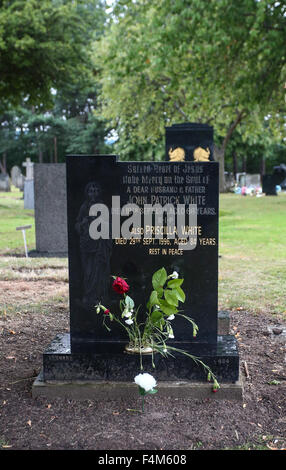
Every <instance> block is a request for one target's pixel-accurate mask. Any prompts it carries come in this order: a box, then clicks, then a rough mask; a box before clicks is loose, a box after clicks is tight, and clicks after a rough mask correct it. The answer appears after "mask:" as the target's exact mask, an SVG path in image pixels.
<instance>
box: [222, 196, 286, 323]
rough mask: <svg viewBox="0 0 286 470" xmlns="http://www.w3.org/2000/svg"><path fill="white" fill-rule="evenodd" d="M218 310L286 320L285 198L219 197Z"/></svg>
mask: <svg viewBox="0 0 286 470" xmlns="http://www.w3.org/2000/svg"><path fill="white" fill-rule="evenodd" d="M219 246H220V255H221V258H220V259H219V304H220V307H221V308H239V307H242V308H245V309H251V310H252V311H254V312H257V313H258V312H260V311H268V312H270V313H273V314H275V313H284V314H286V287H285V286H286V194H279V195H278V196H264V197H260V198H257V197H250V196H246V197H245V196H240V195H234V194H223V195H221V197H220V241H219Z"/></svg>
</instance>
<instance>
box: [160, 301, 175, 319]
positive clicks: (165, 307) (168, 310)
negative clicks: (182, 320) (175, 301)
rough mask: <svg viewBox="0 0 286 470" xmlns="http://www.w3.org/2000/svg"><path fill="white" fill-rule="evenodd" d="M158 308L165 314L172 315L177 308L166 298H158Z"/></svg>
mask: <svg viewBox="0 0 286 470" xmlns="http://www.w3.org/2000/svg"><path fill="white" fill-rule="evenodd" d="M159 305H160V308H161V310H162V312H164V313H165V314H166V315H168V316H169V315H172V314H173V313H177V311H178V310H177V309H176V307H175V306H174V305H170V304H169V303H168V302H166V300H160V304H159Z"/></svg>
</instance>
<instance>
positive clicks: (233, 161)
mask: <svg viewBox="0 0 286 470" xmlns="http://www.w3.org/2000/svg"><path fill="white" fill-rule="evenodd" d="M232 169H233V177H234V179H235V181H236V173H237V153H236V152H235V151H234V152H233V153H232Z"/></svg>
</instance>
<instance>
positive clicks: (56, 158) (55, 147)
mask: <svg viewBox="0 0 286 470" xmlns="http://www.w3.org/2000/svg"><path fill="white" fill-rule="evenodd" d="M54 154H55V163H58V142H57V137H56V136H55V137H54Z"/></svg>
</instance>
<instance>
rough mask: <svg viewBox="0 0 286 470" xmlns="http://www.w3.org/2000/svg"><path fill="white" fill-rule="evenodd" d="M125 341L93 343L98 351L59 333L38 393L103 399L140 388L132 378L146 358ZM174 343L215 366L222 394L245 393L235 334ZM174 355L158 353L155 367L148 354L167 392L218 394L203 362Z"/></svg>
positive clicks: (146, 369)
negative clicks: (87, 349)
mask: <svg viewBox="0 0 286 470" xmlns="http://www.w3.org/2000/svg"><path fill="white" fill-rule="evenodd" d="M125 344H126V343H125V342H121V341H118V342H114V341H110V342H109V343H108V342H106V341H103V342H97V344H96V345H94V344H92V346H91V350H94V348H97V350H98V352H97V353H94V352H71V347H70V335H69V334H68V333H65V334H59V335H57V336H56V337H55V338H54V340H53V341H52V342H51V344H50V345H49V347H48V348H47V349H46V350H45V352H44V354H43V368H42V371H41V373H40V375H39V376H38V378H37V379H36V381H35V382H34V385H33V396H38V395H47V396H54V397H56V396H62V397H63V396H65V397H70V398H72V397H73V398H75V397H76V398H78V399H84V397H85V398H94V399H100V398H101V397H102V396H103V395H104V394H107V395H108V396H109V397H110V398H116V397H118V396H120V395H121V394H124V393H128V394H131V395H132V394H133V393H134V390H135V392H136V393H137V388H136V387H135V389H134V386H133V387H130V384H132V383H133V382H134V377H135V376H136V375H137V374H138V373H140V358H139V355H137V354H129V353H126V352H125ZM170 345H172V346H173V347H176V348H180V349H184V350H185V351H188V353H190V354H192V355H194V356H195V357H197V358H198V359H199V360H201V361H203V362H204V363H205V364H207V365H208V366H209V367H210V368H211V370H212V372H213V373H214V374H215V375H216V377H217V379H218V381H219V383H220V387H221V388H220V390H219V392H220V393H219V397H220V398H229V399H242V384H241V380H240V377H239V356H238V350H237V343H236V339H235V338H234V337H233V336H232V335H219V336H218V338H217V343H216V344H199V343H198V344H193V343H192V344H191V343H189V344H188V343H181V342H180V343H176V342H172V344H170ZM85 346H86V345H85ZM79 349H80V348H79ZM106 351H108V352H106ZM172 355H173V356H172V357H168V358H165V357H163V356H162V355H161V354H158V353H157V354H154V355H153V361H154V365H155V367H153V365H152V355H143V356H142V364H143V368H144V372H148V373H150V374H152V375H153V376H155V377H156V380H157V381H158V383H160V390H161V393H162V394H163V395H170V396H180V397H186V398H187V397H193V398H195V397H197V398H200V397H201V398H202V397H205V396H213V395H218V394H212V393H211V392H212V387H211V384H210V383H208V382H207V381H206V371H205V370H204V368H203V367H202V365H201V364H200V363H197V362H195V361H194V360H193V359H191V358H190V357H188V356H186V355H184V354H182V353H177V352H176V353H174V352H172ZM133 385H134V384H133ZM124 391H125V392H124Z"/></svg>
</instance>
